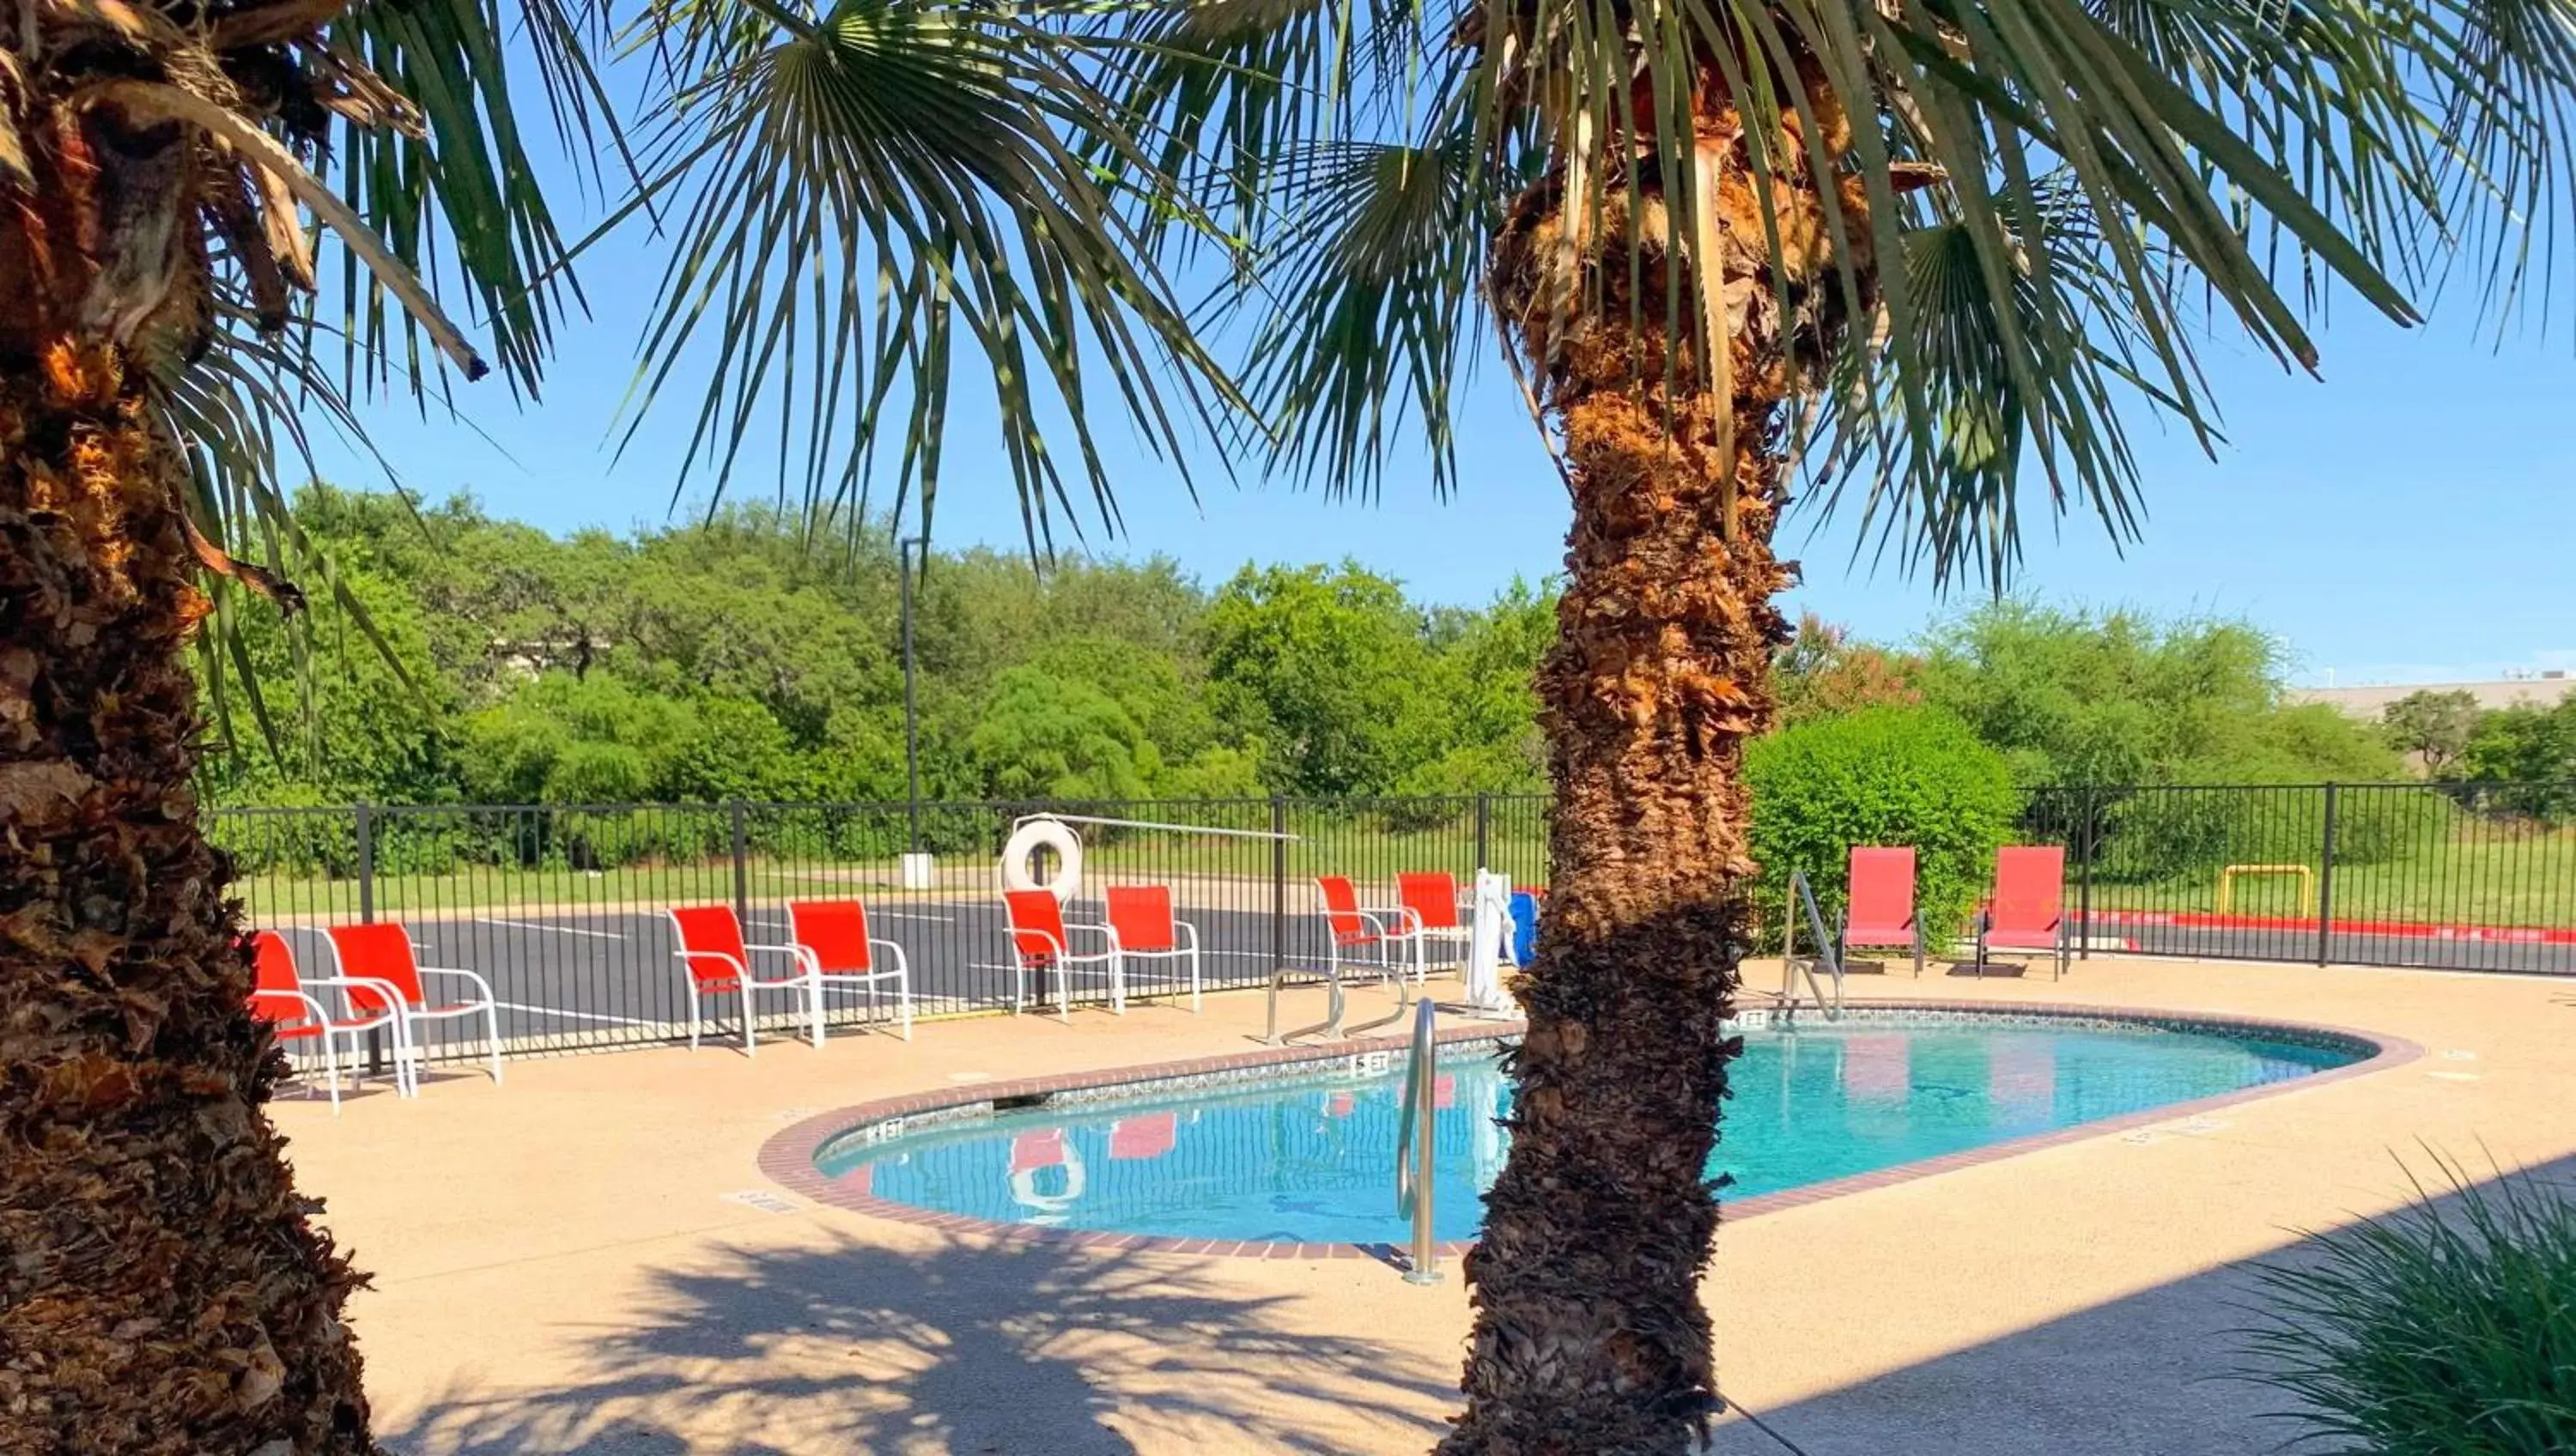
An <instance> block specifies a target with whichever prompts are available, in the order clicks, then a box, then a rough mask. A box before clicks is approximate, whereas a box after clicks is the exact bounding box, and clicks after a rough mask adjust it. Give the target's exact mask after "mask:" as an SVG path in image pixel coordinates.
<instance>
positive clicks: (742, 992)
mask: <svg viewBox="0 0 2576 1456" xmlns="http://www.w3.org/2000/svg"><path fill="white" fill-rule="evenodd" d="M671 936H672V939H673V941H674V942H675V943H676V944H677V946H678V947H679V948H678V949H677V950H674V951H673V952H671V953H672V954H673V955H675V956H677V957H679V961H680V964H681V966H682V967H683V968H685V969H686V970H687V971H688V973H689V980H688V986H689V1050H691V1051H696V1050H697V1049H698V1032H699V1031H700V1029H701V1023H702V1022H703V1021H704V1019H705V1017H704V1013H703V1012H701V1011H700V1010H699V1002H700V1001H701V999H702V998H704V997H708V996H740V997H741V998H742V1052H743V1055H744V1056H750V1055H752V1052H753V1037H752V1029H751V1026H752V1022H753V1020H754V1019H755V1018H754V1016H753V1014H752V1003H751V998H752V996H753V995H754V994H755V993H757V992H761V991H789V992H793V993H795V994H796V995H799V996H802V997H804V998H805V1015H806V1024H807V1027H808V1029H809V1031H810V1032H811V1034H812V1037H813V1041H814V1045H816V1046H821V1045H822V1044H823V996H822V992H821V991H820V989H819V988H818V987H817V986H816V985H815V983H814V977H813V974H812V973H811V972H810V971H808V970H807V969H806V959H805V956H804V954H803V953H801V952H799V951H798V950H797V948H796V947H794V946H792V945H745V944H744V943H743V939H742V921H741V920H739V919H737V918H736V917H735V916H734V913H733V907H732V906H731V905H690V906H684V907H680V908H676V909H674V910H672V911H671ZM756 950H757V951H768V952H770V953H772V954H775V955H783V956H787V957H788V958H790V959H791V960H793V961H794V962H795V964H796V974H794V975H792V976H785V977H781V978H779V979H777V980H770V981H764V980H761V979H760V978H759V977H757V976H754V975H753V974H752V973H751V953H752V952H753V951H756Z"/></svg>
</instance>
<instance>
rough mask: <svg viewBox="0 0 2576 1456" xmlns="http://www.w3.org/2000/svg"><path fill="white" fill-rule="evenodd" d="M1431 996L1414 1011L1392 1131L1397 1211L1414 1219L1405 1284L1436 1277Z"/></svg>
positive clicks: (1435, 1054) (1435, 1104)
mask: <svg viewBox="0 0 2576 1456" xmlns="http://www.w3.org/2000/svg"><path fill="white" fill-rule="evenodd" d="M1432 1010H1433V1009H1432V1003H1431V998H1430V997H1428V996H1425V997H1423V998H1422V1000H1421V1001H1420V1003H1418V1005H1417V1007H1416V1010H1415V1012H1414V1016H1413V1050H1412V1052H1411V1053H1410V1054H1409V1055H1408V1056H1407V1058H1406V1060H1405V1064H1404V1111H1403V1115H1402V1117H1401V1119H1400V1120H1399V1121H1398V1123H1397V1125H1396V1134H1395V1211H1396V1212H1397V1213H1399V1214H1402V1215H1403V1216H1405V1217H1407V1218H1410V1219H1412V1220H1413V1267H1411V1268H1409V1269H1407V1270H1405V1271H1404V1282H1405V1283H1407V1284H1437V1283H1439V1282H1440V1270H1439V1267H1438V1265H1437V1262H1436V1261H1437V1260H1438V1258H1439V1255H1438V1253H1437V1252H1436V1250H1435V1246H1434V1245H1433V1244H1432V1242H1431V1201H1432V1199H1431V1189H1432V1154H1433V1151H1434V1149H1435V1147H1436V1145H1437V1144H1438V1142H1439V1139H1438V1137H1437V1136H1435V1133H1436V1132H1437V1121H1438V1118H1439V1091H1438V1083H1439V1070H1440V1069H1439V1060H1438V1056H1439V1054H1438V1052H1437V1051H1436V1050H1435V1048H1434V1047H1433V1045H1432V1037H1431V1019H1432Z"/></svg>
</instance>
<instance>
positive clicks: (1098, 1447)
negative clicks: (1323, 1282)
mask: <svg viewBox="0 0 2576 1456" xmlns="http://www.w3.org/2000/svg"><path fill="white" fill-rule="evenodd" d="M1220 1262H1222V1261H1215V1260H1204V1261H1202V1260H1192V1259H1187V1258H1176V1257H1173V1256H1168V1255H1165V1256H1159V1257H1155V1256H1147V1257H1140V1256H1136V1255H1131V1254H1123V1253H1116V1252H1106V1251H1096V1250H1086V1249H1080V1248H1073V1247H1068V1246H1062V1245H1055V1244H1045V1243H1023V1244H1002V1245H991V1246H971V1245H966V1244H950V1245H947V1246H944V1247H941V1248H938V1249H934V1250H927V1251H917V1252H906V1251H902V1250H895V1249H888V1248H883V1247H877V1246H871V1245H867V1244H862V1243H858V1242H855V1241H848V1240H843V1241H839V1242H836V1243H834V1244H833V1245H831V1246H829V1247H825V1248H819V1249H818V1248H801V1249H789V1250H733V1251H729V1252H728V1253H726V1254H723V1255H720V1256H717V1257H715V1258H714V1259H713V1260H712V1261H710V1262H708V1263H706V1264H703V1265H701V1266H698V1267H693V1268H690V1269H687V1270H673V1271H667V1272H663V1273H661V1274H659V1275H658V1276H656V1279H655V1285H654V1287H653V1289H652V1290H651V1292H650V1294H649V1295H648V1296H646V1297H645V1298H643V1299H641V1300H639V1301H636V1304H637V1305H638V1306H639V1307H638V1308H637V1309H636V1310H635V1312H633V1313H631V1314H629V1313H626V1312H625V1311H623V1310H621V1311H620V1314H619V1318H618V1323H617V1324H615V1325H614V1326H605V1327H598V1328H594V1329H591V1330H588V1331H586V1332H585V1333H586V1334H587V1350H586V1352H585V1356H584V1358H583V1359H582V1360H581V1361H580V1362H579V1368H577V1369H575V1370H573V1371H571V1372H569V1373H568V1375H567V1376H566V1377H565V1378H564V1379H563V1380H562V1381H560V1382H559V1383H557V1384H555V1385H553V1386H551V1387H549V1388H542V1389H535V1390H531V1389H528V1388H525V1384H526V1383H525V1382H514V1383H513V1386H512V1388H492V1389H488V1390H479V1391H478V1390H473V1389H452V1390H450V1391H448V1392H446V1393H444V1394H443V1395H441V1396H440V1397H438V1398H436V1399H433V1400H431V1401H429V1402H428V1403H427V1404H426V1405H425V1407H424V1409H423V1411H422V1413H421V1414H420V1415H419V1416H418V1417H417V1418H416V1419H414V1420H412V1421H410V1422H408V1423H407V1424H405V1425H402V1426H400V1427H394V1428H380V1429H379V1431H378V1436H379V1439H380V1440H381V1441H382V1442H383V1443H384V1444H385V1445H386V1447H387V1448H388V1449H389V1450H390V1451H393V1452H396V1453H401V1456H528V1453H537V1452H544V1453H549V1456H553V1453H566V1456H679V1453H684V1452H711V1451H721V1452H725V1453H728V1456H785V1453H791V1452H792V1453H799V1456H802V1453H808V1452H834V1453H839V1452H847V1453H870V1456H876V1453H883V1456H915V1453H921V1456H928V1453H934V1452H935V1453H948V1452H958V1453H1002V1456H1020V1453H1030V1456H1123V1453H1129V1452H1133V1451H1135V1450H1137V1449H1138V1447H1137V1446H1136V1444H1135V1442H1134V1441H1133V1440H1131V1438H1130V1435H1129V1434H1128V1432H1129V1430H1131V1429H1132V1430H1136V1431H1139V1432H1140V1433H1141V1432H1151V1433H1152V1434H1153V1435H1154V1436H1155V1437H1156V1438H1157V1439H1156V1441H1155V1444H1157V1445H1159V1446H1162V1447H1163V1448H1164V1449H1170V1447H1171V1446H1172V1445H1173V1444H1174V1441H1173V1434H1174V1433H1178V1432H1187V1431H1200V1432H1205V1433H1206V1435H1205V1437H1204V1438H1203V1439H1201V1440H1200V1441H1199V1442H1198V1443H1197V1444H1198V1448H1199V1449H1201V1450H1203V1451H1206V1452H1208V1453H1209V1456H1223V1453H1231V1452H1236V1451H1279V1452H1292V1453H1312V1456H1325V1453H1340V1452H1344V1451H1348V1450H1350V1449H1351V1436H1352V1430H1351V1427H1350V1426H1349V1425H1348V1424H1344V1425H1342V1426H1341V1427H1340V1429H1339V1432H1338V1434H1335V1433H1333V1432H1331V1431H1325V1432H1321V1433H1319V1432H1318V1431H1317V1430H1316V1429H1315V1427H1316V1426H1318V1425H1319V1424H1329V1421H1330V1420H1340V1419H1343V1418H1346V1417H1347V1418H1355V1419H1356V1420H1358V1421H1359V1422H1361V1423H1363V1424H1366V1425H1368V1426H1370V1427H1373V1428H1375V1429H1376V1431H1377V1432H1379V1433H1380V1435H1379V1439H1378V1440H1375V1441H1371V1442H1370V1444H1372V1445H1375V1444H1380V1443H1382V1442H1383V1441H1384V1440H1386V1439H1389V1438H1391V1439H1393V1440H1394V1441H1395V1442H1396V1444H1397V1447H1398V1449H1428V1448H1429V1447H1430V1446H1431V1444H1432V1443H1433V1442H1434V1441H1435V1440H1437V1438H1438V1435H1439V1432H1440V1431H1441V1429H1442V1426H1441V1424H1440V1423H1439V1421H1438V1420H1437V1418H1436V1417H1437V1415H1438V1414H1439V1413H1442V1412H1445V1411H1446V1410H1447V1409H1448V1406H1449V1404H1450V1402H1451V1401H1452V1400H1453V1399H1454V1398H1455V1391H1456V1386H1455V1381H1456V1372H1455V1369H1454V1368H1453V1367H1450V1366H1448V1365H1447V1364H1446V1363H1445V1362H1443V1363H1442V1364H1440V1366H1439V1367H1438V1368H1433V1367H1432V1365H1431V1364H1429V1363H1427V1362H1425V1361H1424V1360H1423V1359H1422V1358H1421V1357H1420V1356H1419V1355H1417V1354H1411V1353H1407V1352H1403V1351H1399V1350H1396V1349H1393V1348H1391V1347H1387V1346H1384V1345H1381V1344H1378V1343H1376V1342H1374V1341H1372V1340H1370V1339H1368V1338H1367V1337H1366V1335H1365V1332H1364V1331H1361V1330H1353V1331H1352V1332H1350V1333H1349V1334H1347V1335H1343V1336H1337V1337H1332V1338H1319V1337H1315V1336H1310V1335H1304V1334H1298V1333H1291V1332H1287V1331H1283V1330H1281V1329H1279V1328H1277V1327H1276V1320H1275V1318H1274V1316H1275V1314H1276V1310H1275V1306H1277V1305H1278V1304H1280V1303H1281V1302H1282V1301H1281V1300H1279V1299H1278V1298H1275V1297H1267V1298H1265V1297H1263V1296H1260V1295H1257V1294H1250V1293H1246V1292H1244V1291H1242V1290H1240V1289H1225V1288H1219V1287H1217V1286H1216V1285H1215V1284H1214V1282H1213V1281H1211V1280H1210V1279H1209V1278H1208V1277H1207V1271H1208V1266H1209V1265H1211V1264H1216V1263H1220ZM1389 1287H1390V1291H1392V1290H1393V1289H1394V1288H1395V1287H1396V1286H1394V1285H1393V1284H1392V1282H1390V1286H1389ZM1390 1297H1392V1294H1390ZM574 1328H576V1329H578V1328H579V1327H578V1326H575V1327H574ZM459 1357H460V1360H464V1359H470V1358H471V1352H470V1351H460V1352H459Z"/></svg>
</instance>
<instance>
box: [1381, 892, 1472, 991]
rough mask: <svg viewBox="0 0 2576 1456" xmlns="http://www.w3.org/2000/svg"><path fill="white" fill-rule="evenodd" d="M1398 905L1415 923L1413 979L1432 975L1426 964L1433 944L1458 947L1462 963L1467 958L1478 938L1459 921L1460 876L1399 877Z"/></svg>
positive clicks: (1416, 979)
mask: <svg viewBox="0 0 2576 1456" xmlns="http://www.w3.org/2000/svg"><path fill="white" fill-rule="evenodd" d="M1395 898H1396V903H1397V904H1399V905H1401V906H1402V907H1403V908H1404V913H1405V915H1406V916H1407V917H1408V918H1409V919H1410V920H1411V921H1412V930H1413V937H1414V940H1413V979H1414V980H1415V981H1416V982H1420V981H1421V980H1422V979H1423V978H1424V977H1425V975H1426V974H1427V973H1428V969H1429V968H1428V967H1427V966H1426V965H1425V964H1424V963H1425V961H1426V960H1427V959H1428V957H1429V946H1430V942H1432V941H1435V940H1436V941H1439V942H1441V943H1442V944H1444V945H1455V946H1456V947H1458V958H1459V960H1460V961H1461V962H1463V961H1465V960H1466V958H1467V942H1468V940H1469V939H1470V938H1471V937H1472V936H1473V935H1474V932H1473V931H1471V930H1469V929H1468V928H1467V926H1466V925H1465V924H1463V923H1462V922H1461V921H1460V920H1459V919H1458V877H1457V876H1456V875H1452V874H1444V873H1440V872H1438V871H1411V872H1408V873H1405V874H1399V875H1397V876H1396V877H1395Z"/></svg>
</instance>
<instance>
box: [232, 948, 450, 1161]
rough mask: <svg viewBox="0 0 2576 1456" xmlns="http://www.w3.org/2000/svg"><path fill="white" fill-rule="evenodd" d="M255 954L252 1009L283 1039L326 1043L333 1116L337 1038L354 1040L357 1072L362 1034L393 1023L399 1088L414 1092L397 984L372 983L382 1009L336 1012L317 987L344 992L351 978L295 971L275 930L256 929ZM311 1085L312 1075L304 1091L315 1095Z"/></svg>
mask: <svg viewBox="0 0 2576 1456" xmlns="http://www.w3.org/2000/svg"><path fill="white" fill-rule="evenodd" d="M250 954H251V967H252V972H253V975H254V977H255V979H253V981H252V982H251V991H250V1009H251V1013H252V1014H253V1015H255V1016H257V1017H259V1018H260V1019H261V1020H263V1021H266V1022H267V1023H268V1025H269V1032H270V1034H271V1035H273V1036H275V1037H276V1038H277V1039H278V1041H279V1042H280V1043H286V1042H296V1041H302V1040H305V1039H306V1038H308V1037H309V1038H311V1039H313V1041H314V1042H315V1043H316V1044H317V1045H319V1046H320V1047H321V1049H322V1077H323V1080H324V1082H325V1083H326V1084H328V1085H329V1087H330V1089H331V1111H332V1113H333V1115H335V1116H336V1115H337V1114H338V1113H339V1111H340V1058H339V1057H338V1056H337V1055H335V1054H334V1053H333V1051H332V1049H331V1039H332V1038H333V1037H340V1036H345V1037H347V1038H348V1039H349V1056H348V1065H349V1069H350V1073H351V1075H353V1076H354V1075H356V1072H357V1069H358V1068H360V1067H362V1066H364V1065H366V1054H365V1052H364V1051H363V1050H361V1046H362V1043H361V1042H360V1040H359V1039H360V1038H361V1037H363V1036H365V1035H366V1033H368V1032H370V1031H374V1030H376V1029H378V1028H380V1027H391V1028H392V1029H393V1034H394V1046H395V1048H396V1055H395V1057H394V1090H395V1092H396V1093H398V1094H399V1095H401V1096H404V1097H409V1096H411V1095H412V1081H411V1072H412V1068H411V1059H410V1058H409V1057H406V1056H402V1055H401V1054H400V1048H401V1047H402V1046H403V1024H402V1017H401V1014H400V1013H398V1012H397V1011H395V1010H394V1009H393V999H394V993H393V988H392V987H390V986H385V985H377V986H373V987H370V988H369V989H370V990H371V991H373V992H374V993H375V997H376V1005H377V1006H378V1007H379V1008H381V1009H379V1010H377V1011H376V1012H374V1013H373V1014H371V1015H366V1016H347V1017H334V1016H333V1015H332V1014H331V1013H330V1012H329V1011H328V1010H327V1009H325V1008H324V1007H323V1005H322V1002H321V1001H320V1000H319V999H318V998H316V997H315V996H314V995H313V988H315V987H322V986H328V987H330V988H332V989H334V990H337V991H339V992H341V994H342V995H343V996H344V997H345V996H346V995H347V992H348V985H349V983H348V982H347V981H346V980H344V979H342V978H340V977H337V976H326V977H324V978H322V979H321V980H317V981H307V980H305V979H304V978H303V977H302V976H300V975H298V974H296V970H295V951H294V948H293V947H291V946H289V945H288V944H287V943H286V937H285V936H282V935H279V934H277V933H275V932H274V931H267V930H258V931H253V932H251V937H250ZM312 1090H313V1086H312V1079H311V1078H310V1077H309V1076H308V1077H307V1078H306V1079H305V1092H306V1093H307V1094H308V1095H310V1093H311V1092H312Z"/></svg>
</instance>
